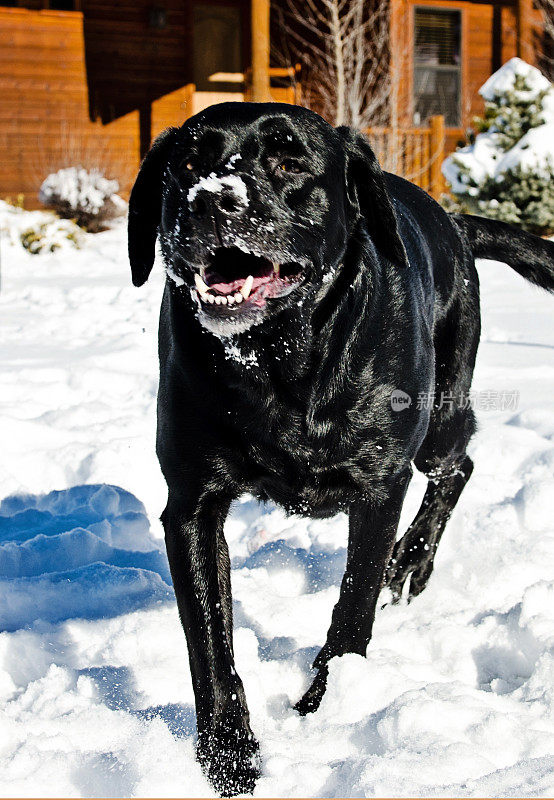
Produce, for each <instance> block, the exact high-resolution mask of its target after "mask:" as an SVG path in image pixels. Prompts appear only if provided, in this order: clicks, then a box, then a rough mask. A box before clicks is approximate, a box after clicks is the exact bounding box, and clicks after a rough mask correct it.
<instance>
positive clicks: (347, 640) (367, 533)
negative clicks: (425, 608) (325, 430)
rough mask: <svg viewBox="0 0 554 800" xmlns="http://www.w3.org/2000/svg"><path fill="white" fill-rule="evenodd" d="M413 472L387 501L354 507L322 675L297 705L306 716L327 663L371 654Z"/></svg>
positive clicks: (319, 662) (320, 661) (390, 488)
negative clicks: (377, 614)
mask: <svg viewBox="0 0 554 800" xmlns="http://www.w3.org/2000/svg"><path fill="white" fill-rule="evenodd" d="M411 475H412V473H411V469H410V468H408V469H406V470H405V471H404V472H403V473H402V474H401V475H399V476H398V478H397V479H395V480H394V481H393V482H392V483H391V484H389V485H387V487H386V498H385V500H384V501H381V502H373V503H370V502H366V501H359V502H357V503H354V504H353V505H352V506H351V507H350V513H349V533H348V555H347V561H346V571H345V573H344V577H343V579H342V583H341V589H340V596H339V599H338V602H337V604H336V606H335V608H334V609H333V617H332V620H331V625H330V627H329V630H328V632H327V641H326V642H325V645H324V646H323V647H322V649H321V650H320V652H319V654H318V655H317V657H316V659H315V661H314V663H313V666H314V669H317V670H318V672H317V675H316V677H315V678H314V680H313V682H312V685H311V686H310V688H309V689H308V691H307V692H306V693H305V695H304V696H303V697H302V699H301V700H299V701H298V703H297V704H296V706H295V708H296V710H297V711H298V712H299V713H300V714H307V713H309V712H310V711H315V710H316V709H317V708H318V707H319V704H320V703H321V699H322V697H323V694H324V693H325V687H326V684H327V674H328V668H327V664H328V662H329V661H330V660H331V659H332V658H333V657H334V656H342V655H344V654H345V653H359V654H360V655H363V656H365V653H366V649H367V645H368V643H369V640H370V638H371V630H372V628H373V621H374V619H375V607H376V605H377V599H378V597H379V592H380V591H381V586H382V585H383V580H384V576H385V569H386V566H387V564H388V563H389V559H390V555H391V552H392V548H393V545H394V540H395V536H396V531H397V528H398V521H399V519H400V512H401V510H402V503H403V502H404V497H405V494H406V489H407V488H408V484H409V482H410V478H411Z"/></svg>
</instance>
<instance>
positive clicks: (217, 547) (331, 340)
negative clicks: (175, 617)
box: [129, 103, 554, 795]
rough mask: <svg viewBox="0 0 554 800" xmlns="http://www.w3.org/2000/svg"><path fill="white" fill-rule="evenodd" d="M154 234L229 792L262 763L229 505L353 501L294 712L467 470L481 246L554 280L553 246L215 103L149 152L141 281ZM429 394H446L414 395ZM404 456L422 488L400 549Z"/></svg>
mask: <svg viewBox="0 0 554 800" xmlns="http://www.w3.org/2000/svg"><path fill="white" fill-rule="evenodd" d="M158 234H159V236H160V240H161V246H162V251H163V256H164V260H165V264H166V267H167V271H168V279H167V281H166V288H165V293H164V298H163V303H162V309H161V319H160V366H161V376H160V388H159V403H158V446H157V451H158V457H159V460H160V463H161V467H162V470H163V473H164V476H165V478H166V481H167V485H168V487H169V498H168V503H167V507H166V509H165V511H164V513H163V515H162V520H163V524H164V528H165V533H166V544H167V552H168V556H169V562H170V565H171V573H172V576H173V583H174V587H175V593H176V596H177V603H178V607H179V614H180V617H181V621H182V623H183V627H184V629H185V633H186V637H187V642H188V652H189V659H190V667H191V672H192V679H193V684H194V691H195V696H196V709H197V723H198V747H197V752H198V758H199V760H200V762H201V763H202V765H203V767H204V769H205V770H206V772H207V774H208V776H209V778H210V780H211V781H212V783H213V785H214V787H215V788H216V790H217V791H219V792H220V793H223V794H225V795H233V794H237V793H243V792H248V791H251V790H252V789H253V786H254V783H255V780H256V777H257V776H258V774H259V756H258V744H257V742H256V740H255V738H254V736H253V734H252V731H251V729H250V725H249V716H248V710H247V706H246V700H245V696H244V690H243V686H242V683H241V680H240V678H239V676H238V675H237V673H236V671H235V668H234V662H233V633H232V628H233V621H232V609H231V591H230V577H229V554H228V550H227V545H226V543H225V539H224V536H223V523H224V521H225V517H226V516H227V513H228V511H229V506H230V505H231V503H232V502H233V500H234V499H236V498H237V497H239V495H241V494H242V493H243V492H251V493H252V494H254V495H256V496H257V497H259V498H262V499H267V498H271V500H273V501H275V502H276V503H279V504H281V505H282V506H284V507H285V509H287V510H289V511H291V512H295V513H299V514H303V515H309V516H314V517H321V516H327V515H330V514H335V513H336V512H337V511H339V510H341V509H342V510H345V511H348V513H349V517H350V532H349V543H348V558H347V565H346V573H345V576H344V579H343V581H342V586H341V593H340V599H339V601H338V603H337V605H336V607H335V609H334V612H333V617H332V621H331V626H330V628H329V632H328V634H327V641H326V643H325V645H324V646H323V648H322V650H321V652H320V653H319V655H318V656H317V658H316V660H315V662H314V668H315V669H316V670H317V674H316V677H315V679H314V681H313V683H312V685H311V687H310V688H309V689H308V691H307V692H306V694H305V695H304V697H303V698H302V699H301V700H300V701H299V702H298V704H297V706H296V708H297V709H298V711H299V712H300V713H301V714H305V713H307V712H308V711H312V710H314V709H316V708H317V707H318V705H319V703H320V701H321V697H322V695H323V692H324V691H325V683H326V677H327V663H328V661H329V660H330V659H331V658H333V656H340V655H343V654H344V653H360V654H362V655H365V652H366V648H367V645H368V642H369V640H370V637H371V629H372V625H373V619H374V615H375V607H376V603H377V598H378V595H379V592H380V590H381V587H382V586H383V583H384V581H386V583H387V584H388V585H389V586H390V587H391V589H392V592H393V597H394V598H396V599H397V598H399V597H400V595H401V593H402V588H403V586H404V584H405V582H406V581H407V580H408V578H410V582H409V593H410V596H412V597H413V596H414V595H417V594H419V592H421V591H422V590H423V589H424V587H425V585H426V583H427V581H428V580H429V576H430V574H431V571H432V568H433V558H434V555H435V551H436V548H437V545H438V543H439V540H440V537H441V534H442V532H443V530H444V527H445V524H446V522H447V520H448V518H449V516H450V514H451V512H452V509H453V508H454V506H455V504H456V502H457V500H458V498H459V496H460V493H461V492H462V489H463V488H464V486H465V484H466V482H467V480H468V478H469V477H470V475H471V471H472V462H471V460H470V458H469V457H468V455H467V454H466V447H467V444H468V441H469V439H470V437H471V435H472V434H473V432H474V430H475V421H474V416H473V413H472V411H471V408H469V407H467V403H466V402H464V400H463V398H465V397H467V394H468V392H469V388H470V384H471V377H472V372H473V367H474V363H475V355H476V352H477V345H478V341H479V331H480V319H479V288H478V278H477V273H476V270H475V265H474V258H475V257H476V256H482V257H486V258H496V259H500V260H502V261H506V262H508V263H509V264H510V265H511V266H512V267H513V268H514V269H515V270H517V271H518V272H519V273H520V274H521V275H523V276H524V277H525V278H527V279H528V280H530V281H532V282H533V283H535V284H537V285H538V286H542V287H543V288H546V289H549V290H553V289H554V245H553V244H551V243H550V242H544V241H542V240H541V239H539V238H537V237H534V236H532V235H530V234H526V233H523V232H521V231H518V230H516V229H514V228H512V227H510V226H508V225H505V224H502V223H499V222H492V221H488V220H484V219H480V218H476V217H464V216H457V217H456V216H448V215H447V214H446V213H445V212H444V211H443V210H442V209H441V207H440V206H439V205H438V204H437V203H435V202H434V201H433V200H432V199H431V198H430V197H428V195H426V194H425V193H424V192H423V191H421V190H420V189H418V188H416V187H414V186H412V185H411V184H410V183H407V182H406V181H404V180H402V179H400V178H397V177H394V176H392V175H385V174H383V173H382V171H381V169H380V168H379V165H378V164H377V161H376V159H375V156H374V154H373V152H372V150H371V148H370V146H369V144H368V142H367V141H366V139H365V138H364V137H363V136H362V135H360V134H358V133H355V132H353V131H351V130H349V129H346V128H338V129H336V130H335V129H333V128H331V127H330V126H329V125H328V124H327V123H326V122H324V121H323V119H321V118H320V117H319V116H317V115H316V114H314V113H313V112H311V111H308V110H306V109H304V108H299V107H293V106H285V105H278V104H270V105H265V104H260V105H258V104H249V103H226V104H223V105H220V106H214V107H212V108H209V109H208V110H206V111H204V112H202V113H201V114H199V115H197V116H196V117H193V118H192V119H191V120H189V121H188V122H186V123H185V124H184V125H183V127H182V128H179V129H176V128H174V129H169V130H168V131H166V132H165V133H164V134H162V135H161V136H160V137H159V138H158V139H157V140H156V142H155V143H154V145H153V147H152V149H151V151H150V152H149V154H148V155H147V156H146V158H145V160H144V162H143V164H142V167H141V170H140V173H139V175H138V178H137V181H136V183H135V186H134V189H133V192H132V194H131V200H130V209H129V254H130V260H131V266H132V272H133V282H134V283H135V285H137V286H140V285H141V284H143V283H144V282H145V281H146V279H147V278H148V275H149V273H150V270H151V268H152V263H153V260H154V247H155V241H156V237H157V235H158ZM394 390H400V392H396V393H395V391H394ZM429 393H432V394H434V396H435V397H436V398H440V397H441V395H443V396H448V398H452V399H453V402H450V401H449V402H448V403H444V404H443V403H436V404H435V405H434V407H433V408H432V409H429V408H428V404H426V403H423V404H420V403H417V402H416V400H417V398H418V397H420V396H421V395H424V396H428V395H429ZM406 395H407V396H408V398H406ZM395 397H396V399H398V398H400V400H402V399H404V400H405V401H406V403H405V405H404V406H402V411H398V410H397V408H395V407H394V399H395ZM391 398H392V400H391ZM409 399H411V403H408V400H409ZM412 462H413V463H415V465H416V467H417V468H418V469H419V470H421V471H423V472H424V473H425V475H427V477H428V478H429V484H428V488H427V491H426V494H425V497H424V500H423V503H422V506H421V508H420V510H419V512H418V514H417V516H416V518H415V520H414V522H413V523H412V525H411V527H410V529H409V530H408V532H407V533H406V534H405V536H404V537H403V538H402V539H401V540H400V541H399V542H398V543H397V544H396V546H394V542H395V534H396V530H397V525H398V519H399V516H400V510H401V507H402V502H403V500H404V495H405V492H406V488H407V486H408V483H409V480H410V476H411V473H412V468H411V464H412ZM393 547H394V552H393ZM391 555H392V559H391Z"/></svg>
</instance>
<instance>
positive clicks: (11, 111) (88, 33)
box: [0, 0, 541, 206]
mask: <svg viewBox="0 0 554 800" xmlns="http://www.w3.org/2000/svg"><path fill="white" fill-rule="evenodd" d="M279 1H280V0H275V2H279ZM390 2H391V31H390V35H391V39H390V41H391V56H392V59H393V63H392V67H393V68H394V69H396V70H398V72H399V74H400V76H401V78H400V80H399V81H398V82H397V88H396V90H395V93H394V97H393V98H392V100H393V106H394V109H395V111H394V113H395V115H396V119H397V122H398V124H399V125H400V126H401V127H402V128H412V127H413V126H418V127H421V126H426V125H427V124H428V119H429V117H431V116H433V115H444V117H445V123H446V139H447V144H448V147H449V148H452V147H453V146H454V145H455V143H456V142H457V140H459V139H460V137H461V136H462V134H463V130H464V128H465V127H466V125H467V124H468V122H469V120H470V119H471V117H472V116H473V115H474V114H475V113H478V112H479V111H480V110H481V103H480V100H479V98H478V95H477V93H476V92H477V89H478V88H479V86H480V85H481V84H482V83H483V82H484V81H485V80H486V78H487V77H488V76H489V75H490V74H491V72H493V71H494V70H495V69H496V68H497V67H499V66H500V65H501V64H502V63H503V62H504V61H506V60H507V59H508V58H510V57H511V56H513V55H516V54H517V55H521V56H522V57H523V58H525V59H526V60H527V61H531V62H533V61H534V60H535V48H534V37H536V35H537V31H538V30H540V24H541V17H540V14H539V12H537V11H536V10H534V9H533V7H532V0H492V1H490V2H484V1H483V0H459V1H458V0H390ZM269 25H270V13H269V0H199V1H198V2H196V0H132V1H131V0H119V2H117V3H113V2H108V0H12V2H3V3H2V0H0V61H1V69H0V198H3V197H6V196H11V197H14V196H15V195H17V194H19V193H22V194H24V195H25V203H26V205H29V206H32V205H33V204H35V203H36V195H37V191H38V188H39V186H40V183H41V181H42V179H43V178H44V177H45V176H46V175H47V174H48V173H49V172H51V171H52V170H54V169H59V168H60V167H63V166H70V165H78V164H82V165H83V166H85V167H89V168H90V167H98V168H100V169H102V170H103V171H104V172H105V174H106V175H107V176H108V177H115V178H117V179H118V180H119V181H120V184H121V187H122V190H123V192H124V193H125V192H128V191H129V188H130V186H131V183H132V180H133V178H134V175H135V174H136V171H137V168H138V165H139V161H140V158H141V156H142V155H143V154H144V152H145V151H146V150H147V148H148V146H149V144H150V142H151V139H152V138H153V137H154V136H155V135H156V134H157V133H158V132H159V131H160V130H162V129H163V128H165V127H167V126H168V125H174V124H179V123H181V122H183V121H184V120H185V119H186V118H187V117H188V116H190V115H191V114H193V113H196V111H198V110H200V109H201V108H203V107H205V106H206V105H209V104H210V103H212V102H218V101H220V100H222V99H226V98H230V99H239V100H240V99H243V98H245V97H247V98H248V99H254V100H264V99H268V98H269V97H272V98H273V99H276V100H282V101H287V102H298V100H299V94H298V89H297V88H295V87H294V86H292V85H287V81H289V82H290V80H291V79H292V78H293V76H294V71H293V70H283V69H272V70H270V69H269V30H270V27H269ZM270 72H271V76H270ZM245 75H246V85H244V84H243V82H242V80H243V76H245ZM279 82H280V85H277V84H278V83H279ZM271 83H272V84H273V85H271V86H270V84H271Z"/></svg>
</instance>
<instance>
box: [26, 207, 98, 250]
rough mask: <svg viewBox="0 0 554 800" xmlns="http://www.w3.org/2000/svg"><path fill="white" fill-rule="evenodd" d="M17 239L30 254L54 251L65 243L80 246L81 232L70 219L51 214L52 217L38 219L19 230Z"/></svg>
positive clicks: (65, 244)
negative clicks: (42, 219) (42, 220)
mask: <svg viewBox="0 0 554 800" xmlns="http://www.w3.org/2000/svg"><path fill="white" fill-rule="evenodd" d="M19 239H20V241H21V244H22V245H23V247H24V248H25V250H28V251H29V253H31V254H32V255H38V254H39V253H54V252H55V251H56V250H59V249H60V248H62V247H64V246H67V245H71V246H73V247H77V248H80V247H81V245H82V240H83V232H82V231H81V229H80V228H79V227H78V226H77V225H75V223H74V222H71V220H68V219H58V218H57V217H54V216H53V215H52V219H48V220H46V221H44V222H40V221H39V222H37V223H35V224H33V225H31V226H30V227H28V228H25V229H24V230H22V231H20V233H19Z"/></svg>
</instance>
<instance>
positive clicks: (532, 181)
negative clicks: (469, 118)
mask: <svg viewBox="0 0 554 800" xmlns="http://www.w3.org/2000/svg"><path fill="white" fill-rule="evenodd" d="M480 94H481V96H482V97H483V98H484V100H485V113H484V116H483V117H482V118H479V119H476V120H475V123H476V127H477V130H478V131H479V132H478V133H477V135H476V136H475V140H474V141H473V143H472V144H470V145H468V146H466V147H463V148H461V149H459V150H458V151H457V152H455V153H454V154H452V155H451V156H449V157H448V158H447V159H446V160H445V162H444V164H443V168H442V169H443V174H444V176H445V177H446V179H447V181H448V182H449V183H450V185H451V191H452V194H453V195H454V197H455V199H456V201H457V202H458V203H459V204H461V206H463V207H465V208H466V209H467V210H468V211H470V212H471V213H474V214H482V215H484V216H487V217H492V218H494V219H500V220H503V221H505V222H511V223H513V224H515V225H520V226H521V227H523V228H526V229H527V230H530V231H532V232H533V233H539V234H546V233H552V232H554V87H553V86H552V84H551V83H550V82H549V81H548V80H547V79H546V78H545V77H544V76H543V75H542V74H541V73H540V72H539V70H538V69H536V68H535V67H532V66H531V65H530V64H527V63H526V62H525V61H522V60H521V59H520V58H512V59H511V60H510V61H508V62H507V63H506V64H504V66H503V67H501V68H500V69H499V70H498V71H497V72H495V73H494V75H492V76H491V77H490V78H489V79H488V81H487V82H486V83H485V84H484V85H483V86H482V87H481V89H480Z"/></svg>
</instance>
